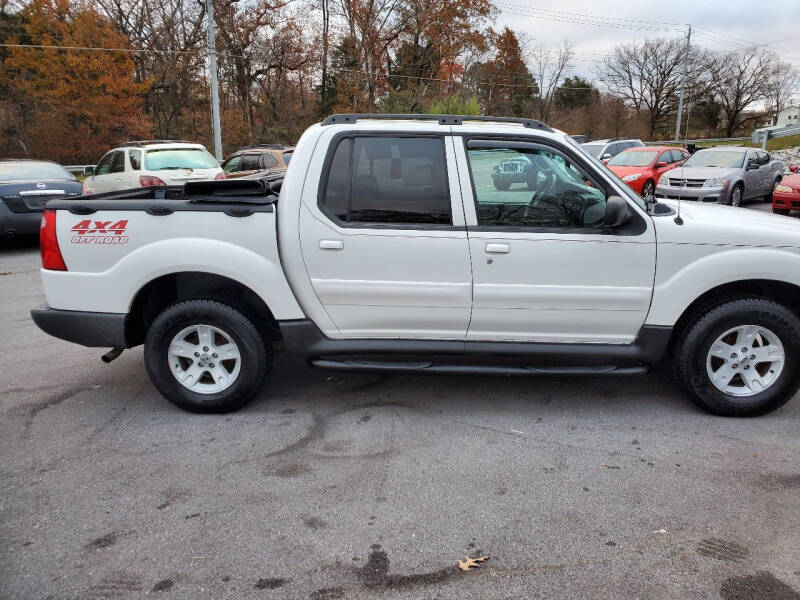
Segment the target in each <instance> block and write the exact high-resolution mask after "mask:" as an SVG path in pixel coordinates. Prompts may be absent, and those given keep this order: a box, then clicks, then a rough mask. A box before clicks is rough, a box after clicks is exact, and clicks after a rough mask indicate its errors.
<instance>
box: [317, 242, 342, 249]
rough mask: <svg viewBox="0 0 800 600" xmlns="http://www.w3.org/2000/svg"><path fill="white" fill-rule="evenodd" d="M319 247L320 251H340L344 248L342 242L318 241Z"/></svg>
mask: <svg viewBox="0 0 800 600" xmlns="http://www.w3.org/2000/svg"><path fill="white" fill-rule="evenodd" d="M319 247H320V249H321V250H341V249H342V248H344V242H343V241H342V240H320V241H319Z"/></svg>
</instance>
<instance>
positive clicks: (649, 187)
mask: <svg viewBox="0 0 800 600" xmlns="http://www.w3.org/2000/svg"><path fill="white" fill-rule="evenodd" d="M655 191H656V186H655V184H654V183H653V180H652V179H648V180H647V181H645V182H644V185H643V186H642V198H644V199H645V200H649V198H648V196H649V197H650V198H652V197H653V196H654V195H655Z"/></svg>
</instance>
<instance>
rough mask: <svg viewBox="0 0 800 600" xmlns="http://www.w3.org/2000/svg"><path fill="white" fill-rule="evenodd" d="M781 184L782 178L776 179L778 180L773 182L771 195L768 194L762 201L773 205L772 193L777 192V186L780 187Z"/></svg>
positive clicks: (770, 190)
mask: <svg viewBox="0 0 800 600" xmlns="http://www.w3.org/2000/svg"><path fill="white" fill-rule="evenodd" d="M780 182H781V178H780V177H778V178H776V179H775V181H773V182H772V187H771V188H770V189H769V193H767V194H766V195H765V196H764V197H763V198H762V200H763V201H764V202H769V203H772V192H774V191H775V186H776V185H778V184H779V183H780Z"/></svg>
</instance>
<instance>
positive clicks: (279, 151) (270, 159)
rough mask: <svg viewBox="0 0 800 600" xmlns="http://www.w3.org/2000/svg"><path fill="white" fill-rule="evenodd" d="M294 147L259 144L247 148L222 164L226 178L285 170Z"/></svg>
mask: <svg viewBox="0 0 800 600" xmlns="http://www.w3.org/2000/svg"><path fill="white" fill-rule="evenodd" d="M292 152H294V146H283V145H282V144H258V145H256V146H245V147H244V148H242V149H241V150H238V151H236V152H234V153H233V154H231V155H230V156H229V157H228V159H227V160H226V161H225V162H224V163H222V171H223V172H224V173H225V178H226V179H230V178H234V177H246V176H247V175H252V174H254V173H259V172H261V171H267V172H269V171H279V170H285V169H286V167H287V166H288V165H289V160H291V158H292Z"/></svg>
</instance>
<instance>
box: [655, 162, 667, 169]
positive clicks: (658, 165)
mask: <svg viewBox="0 0 800 600" xmlns="http://www.w3.org/2000/svg"><path fill="white" fill-rule="evenodd" d="M666 166H667V163H665V162H664V161H663V160H660V161H658V162H657V163H656V168H657V169H663V168H664V167H666Z"/></svg>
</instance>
